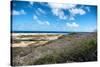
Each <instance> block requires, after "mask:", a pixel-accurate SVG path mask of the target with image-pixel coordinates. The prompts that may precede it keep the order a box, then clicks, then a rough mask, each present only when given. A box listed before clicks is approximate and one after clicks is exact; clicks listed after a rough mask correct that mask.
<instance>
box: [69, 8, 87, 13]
mask: <svg viewBox="0 0 100 67" xmlns="http://www.w3.org/2000/svg"><path fill="white" fill-rule="evenodd" d="M69 12H70V13H71V14H72V15H76V14H79V15H84V14H86V11H85V10H83V9H82V8H72V9H69Z"/></svg>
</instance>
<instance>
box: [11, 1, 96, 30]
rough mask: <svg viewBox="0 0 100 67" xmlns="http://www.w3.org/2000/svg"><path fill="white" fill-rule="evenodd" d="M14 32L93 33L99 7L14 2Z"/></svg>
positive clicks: (12, 14)
mask: <svg viewBox="0 0 100 67" xmlns="http://www.w3.org/2000/svg"><path fill="white" fill-rule="evenodd" d="M11 11H12V13H11V16H12V31H66V32H92V31H94V30H96V28H97V25H96V24H97V7H96V6H89V5H79V4H68V3H47V2H32V1H31V2H29V1H13V2H12V9H11Z"/></svg>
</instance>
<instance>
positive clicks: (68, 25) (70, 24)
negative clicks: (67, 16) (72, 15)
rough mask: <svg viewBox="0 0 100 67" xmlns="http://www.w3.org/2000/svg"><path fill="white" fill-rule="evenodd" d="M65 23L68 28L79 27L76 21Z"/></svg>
mask: <svg viewBox="0 0 100 67" xmlns="http://www.w3.org/2000/svg"><path fill="white" fill-rule="evenodd" d="M66 25H67V27H69V28H78V27H79V24H77V23H76V22H72V23H66Z"/></svg>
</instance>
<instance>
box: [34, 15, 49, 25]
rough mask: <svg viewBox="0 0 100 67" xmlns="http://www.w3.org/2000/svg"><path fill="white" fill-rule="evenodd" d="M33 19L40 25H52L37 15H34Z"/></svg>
mask: <svg viewBox="0 0 100 67" xmlns="http://www.w3.org/2000/svg"><path fill="white" fill-rule="evenodd" d="M33 19H34V20H36V21H37V23H38V24H45V25H50V23H49V22H48V21H42V20H40V19H39V18H38V17H37V16H36V15H33Z"/></svg>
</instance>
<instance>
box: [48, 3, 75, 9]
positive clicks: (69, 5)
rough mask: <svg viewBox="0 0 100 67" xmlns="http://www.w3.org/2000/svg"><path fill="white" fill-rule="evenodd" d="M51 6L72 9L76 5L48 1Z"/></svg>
mask: <svg viewBox="0 0 100 67" xmlns="http://www.w3.org/2000/svg"><path fill="white" fill-rule="evenodd" d="M48 4H49V6H50V7H51V8H54V9H55V8H57V9H70V8H73V7H75V6H76V5H74V4H61V3H48Z"/></svg>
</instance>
